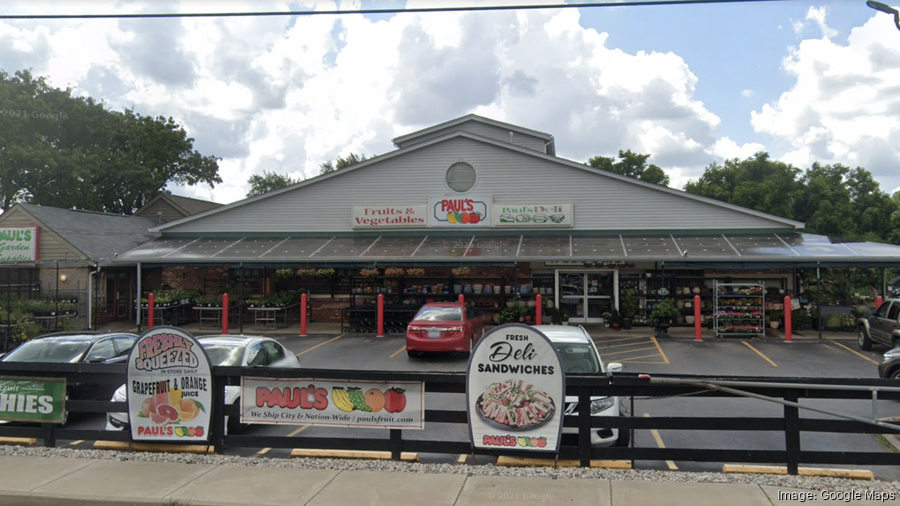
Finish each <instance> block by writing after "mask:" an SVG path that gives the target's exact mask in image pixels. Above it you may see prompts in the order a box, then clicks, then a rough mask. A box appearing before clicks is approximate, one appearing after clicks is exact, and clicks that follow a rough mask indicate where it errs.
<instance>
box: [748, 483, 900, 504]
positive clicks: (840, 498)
mask: <svg viewBox="0 0 900 506" xmlns="http://www.w3.org/2000/svg"><path fill="white" fill-rule="evenodd" d="M760 488H761V489H762V491H763V492H764V493H765V494H766V495H767V496H768V497H769V500H770V501H771V503H772V504H774V505H776V506H790V505H798V504H813V505H816V504H853V505H854V506H874V505H876V504H894V505H898V504H900V496H898V497H895V498H894V499H890V497H889V496H888V498H886V499H885V498H884V497H878V498H876V496H875V494H874V492H873V491H867V490H866V489H865V487H864V486H863V487H861V488H860V489H858V490H854V491H852V492H850V495H847V494H839V493H835V492H832V491H829V490H803V489H799V488H786V487H773V486H771V485H762V486H760ZM857 494H859V495H857ZM867 494H868V495H867Z"/></svg>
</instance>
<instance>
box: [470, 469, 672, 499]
mask: <svg viewBox="0 0 900 506" xmlns="http://www.w3.org/2000/svg"><path fill="white" fill-rule="evenodd" d="M609 490H610V489H609V480H605V479H599V480H579V479H556V480H554V479H552V478H525V477H510V476H472V477H470V478H469V479H468V480H466V484H465V486H463V490H462V493H461V494H460V495H459V499H458V500H457V501H456V504H455V506H482V505H486V504H490V505H504V504H509V505H516V506H522V505H534V506H537V505H544V506H551V505H555V504H565V505H567V506H610V505H611V504H612V503H611V502H610V497H609ZM629 504H651V503H637V502H636V503H629ZM656 504H663V503H656Z"/></svg>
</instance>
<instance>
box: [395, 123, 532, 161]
mask: <svg viewBox="0 0 900 506" xmlns="http://www.w3.org/2000/svg"><path fill="white" fill-rule="evenodd" d="M455 130H465V131H466V132H470V133H473V134H475V135H480V136H482V137H487V138H488V139H494V140H497V141H500V142H510V137H509V133H510V132H511V131H512V130H510V129H508V128H499V127H496V126H494V125H488V124H485V123H482V122H480V121H467V122H465V123H463V124H461V125H456V126H453V127H449V128H442V129H440V130H436V131H434V132H430V133H428V134H425V135H422V136H421V137H416V138H415V139H410V140H408V141H406V142H404V143H403V144H402V145H401V146H400V147H401V148H404V147H409V146H414V145H416V144H419V143H421V142H426V141H430V140H431V139H436V138H438V137H440V136H442V135H446V134H448V133H449V132H452V131H455ZM547 142H548V141H547V140H545V139H541V138H540V137H535V136H533V135H528V134H526V133H522V132H514V134H513V136H512V144H513V145H516V146H519V147H523V148H527V149H533V150H535V151H539V152H541V153H546V152H547V149H546V147H545V145H546V144H547Z"/></svg>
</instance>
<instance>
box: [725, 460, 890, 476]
mask: <svg viewBox="0 0 900 506" xmlns="http://www.w3.org/2000/svg"><path fill="white" fill-rule="evenodd" d="M722 472H723V473H736V474H777V475H781V476H787V473H788V472H787V466H757V465H743V464H725V465H723V466H722ZM797 474H799V475H800V476H823V477H826V478H845V479H851V480H874V479H875V474H874V473H873V472H872V471H869V470H868V469H839V468H831V467H798V468H797Z"/></svg>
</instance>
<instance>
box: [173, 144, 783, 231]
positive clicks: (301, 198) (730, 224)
mask: <svg viewBox="0 0 900 506" xmlns="http://www.w3.org/2000/svg"><path fill="white" fill-rule="evenodd" d="M458 161H465V162H468V163H470V164H471V165H472V166H473V167H475V170H476V171H477V174H478V176H477V181H476V184H475V187H474V188H473V189H472V190H471V191H470V192H468V194H472V195H478V196H493V202H494V204H522V203H543V204H554V203H563V204H565V203H572V204H574V223H575V226H574V227H573V228H572V229H571V230H575V231H578V230H597V231H604V230H605V231H623V230H637V231H639V230H701V229H702V230H735V229H746V230H761V229H773V228H777V229H785V228H788V226H787V225H785V224H784V223H782V222H778V221H773V220H769V219H766V218H763V217H758V216H755V215H752V214H747V213H743V212H741V211H738V210H734V209H729V208H727V207H723V206H719V205H716V204H713V203H707V202H702V201H698V200H695V199H693V198H690V197H688V196H687V194H683V193H681V192H677V193H670V192H668V191H662V190H657V189H655V188H654V187H647V186H645V185H642V184H639V183H636V182H632V181H631V180H627V179H622V178H616V177H613V176H606V175H603V174H597V173H594V172H590V171H589V170H586V169H582V168H580V166H577V167H573V166H570V165H568V164H565V163H560V162H556V161H554V159H552V158H551V159H547V158H544V157H537V156H530V155H527V154H525V153H520V152H517V151H512V150H509V149H506V148H503V147H500V146H495V145H491V144H487V143H484V142H479V141H478V140H474V139H470V138H464V137H454V138H451V139H448V140H447V141H444V142H440V143H438V144H434V145H432V146H429V147H427V148H424V149H420V150H415V151H410V152H409V153H406V154H402V155H400V156H396V157H393V158H389V159H386V160H384V161H381V162H375V163H373V164H371V165H365V166H362V167H358V168H355V169H354V168H349V169H343V170H344V171H345V172H338V173H336V174H335V175H334V176H332V177H327V178H325V179H321V180H319V181H313V182H312V183H310V184H308V185H305V186H300V187H298V188H296V189H294V190H291V191H286V192H284V193H281V194H277V195H273V196H272V197H270V198H263V199H259V200H257V201H255V202H252V203H249V204H247V205H243V206H237V207H235V208H232V209H226V210H223V211H220V212H218V213H214V214H212V215H210V216H207V217H205V218H201V219H196V220H193V221H189V222H186V223H184V224H180V225H175V226H172V227H170V228H167V229H166V230H165V233H196V234H201V233H242V232H248V233H265V232H271V233H291V232H352V231H354V229H353V228H351V226H350V219H351V210H352V207H353V206H362V205H367V206H378V205H402V206H407V205H427V204H428V198H429V197H430V196H440V195H454V193H452V192H451V191H450V190H449V189H448V188H447V186H446V184H445V183H444V175H445V172H446V170H447V168H448V167H449V166H450V165H451V164H453V163H455V162H458ZM457 195H458V194H457ZM380 230H388V229H380ZM404 230H406V231H413V229H404ZM415 230H417V231H426V230H431V231H432V232H433V231H434V229H427V228H425V227H422V228H419V229H415ZM473 230H474V229H473ZM480 230H490V229H488V228H485V229H480ZM507 230H508V229H507ZM520 230H525V229H515V230H514V231H511V232H512V233H516V232H518V231H520ZM357 232H358V231H357ZM370 232H373V233H377V232H378V230H372V231H370Z"/></svg>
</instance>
